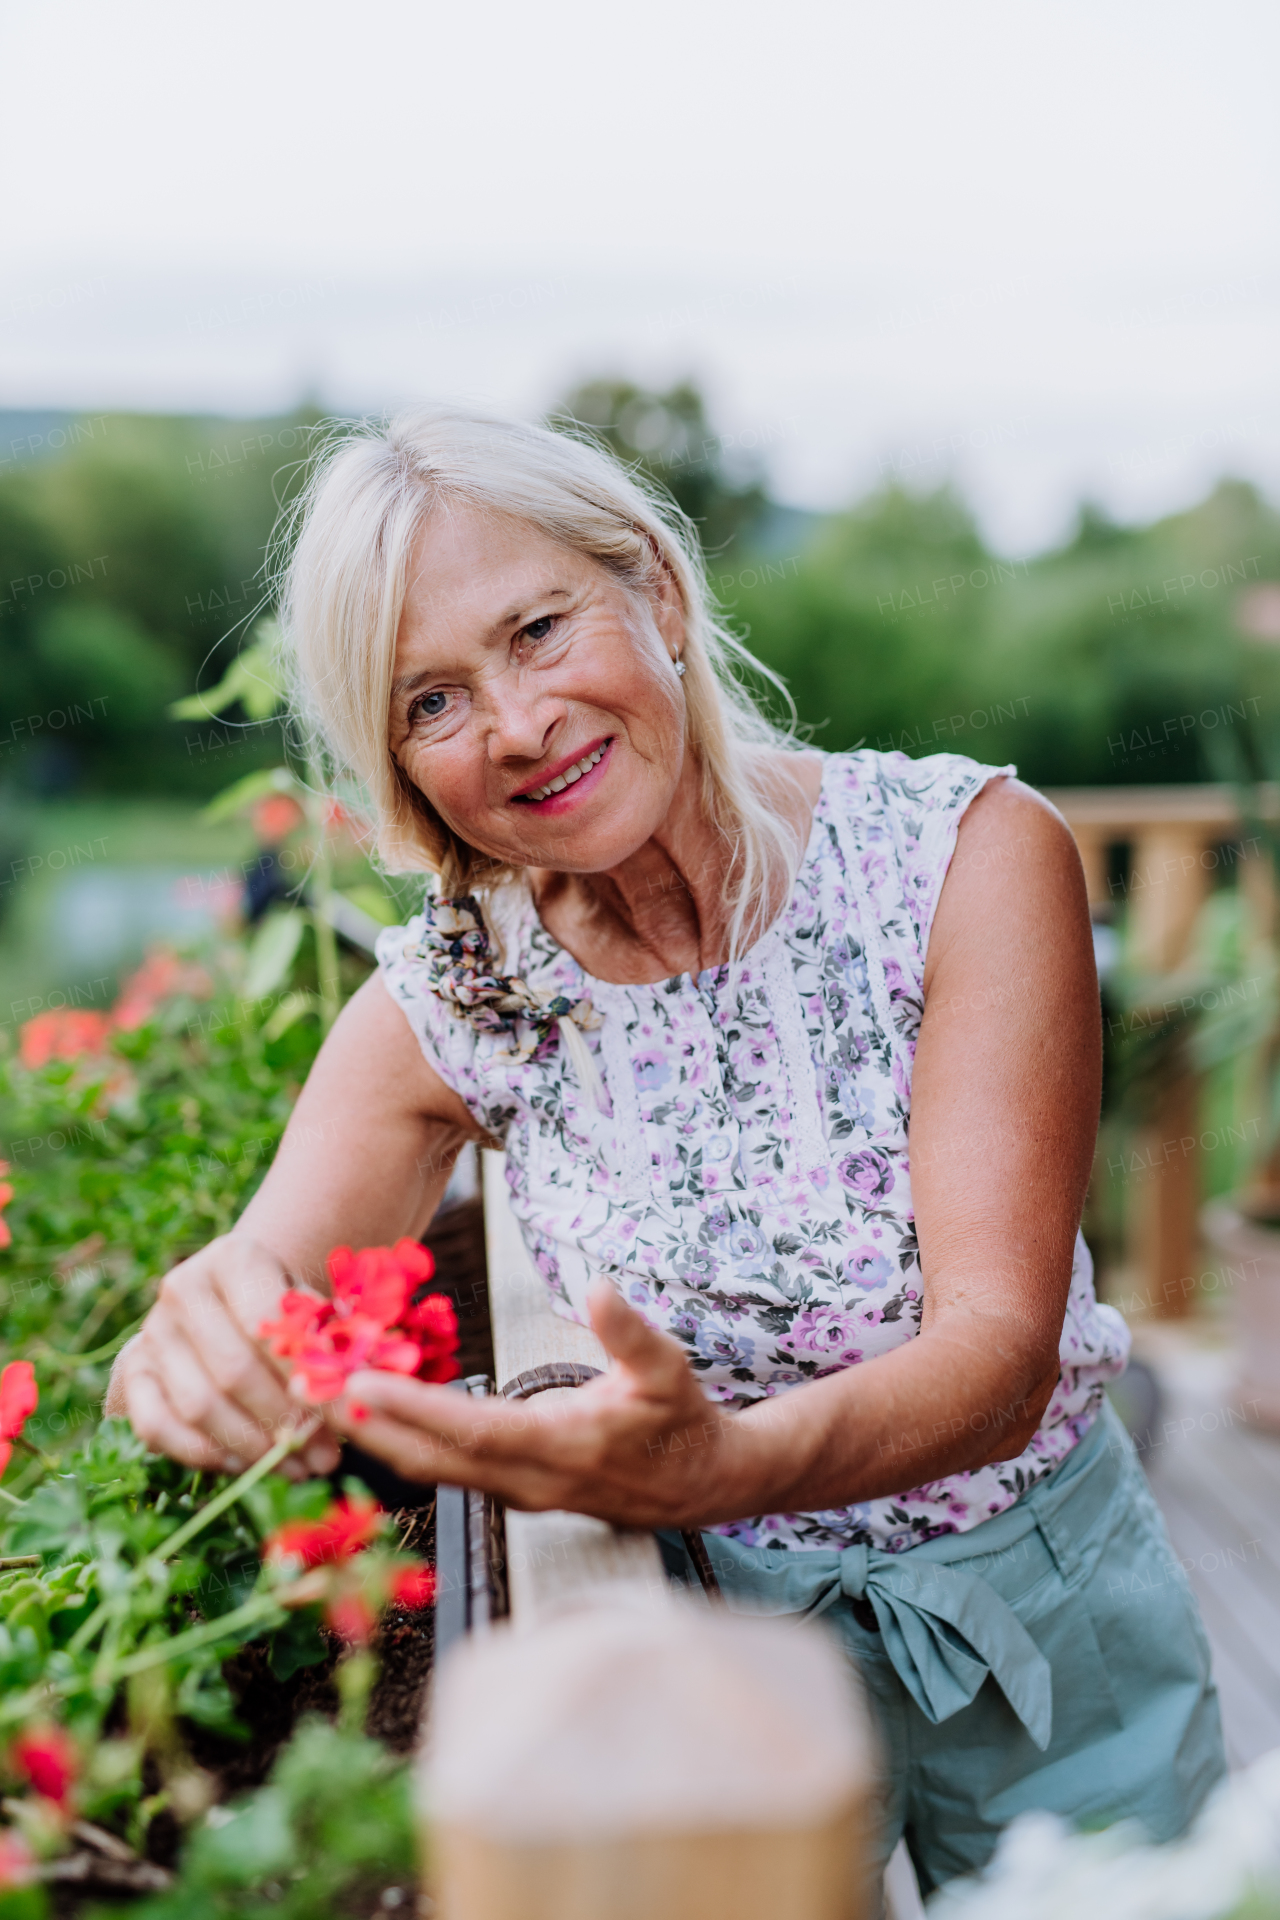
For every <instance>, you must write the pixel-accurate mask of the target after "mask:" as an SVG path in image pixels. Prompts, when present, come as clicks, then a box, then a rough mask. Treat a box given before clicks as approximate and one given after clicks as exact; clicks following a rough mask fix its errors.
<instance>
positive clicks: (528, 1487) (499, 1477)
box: [354, 1403, 571, 1512]
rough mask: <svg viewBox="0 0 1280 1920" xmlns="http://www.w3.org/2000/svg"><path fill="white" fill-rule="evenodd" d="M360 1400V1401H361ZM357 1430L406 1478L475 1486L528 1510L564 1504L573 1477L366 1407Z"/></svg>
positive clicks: (362, 1441)
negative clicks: (427, 1430) (503, 1456)
mask: <svg viewBox="0 0 1280 1920" xmlns="http://www.w3.org/2000/svg"><path fill="white" fill-rule="evenodd" d="M357 1404H360V1403H357ZM354 1433H355V1436H356V1438H357V1439H358V1441H359V1445H360V1447H361V1450H362V1451H363V1452H366V1453H371V1454H374V1455H375V1456H376V1457H377V1458H378V1459H379V1460H383V1461H385V1462H386V1464H387V1465H388V1466H389V1467H394V1468H395V1470H396V1472H397V1473H398V1474H400V1476H401V1477H402V1478H403V1479H405V1480H413V1481H417V1482H420V1483H425V1484H426V1485H428V1486H434V1485H439V1484H443V1485H445V1486H451V1487H475V1488H479V1489H480V1490H481V1491H483V1492H485V1493H492V1494H496V1495H498V1496H499V1498H501V1499H502V1500H505V1501H506V1503H507V1505H508V1506H513V1507H521V1508H524V1509H526V1510H528V1511H530V1512H532V1511H535V1510H537V1509H540V1508H547V1507H561V1506H564V1505H565V1503H566V1500H567V1499H568V1498H569V1496H570V1492H571V1482H570V1481H569V1480H568V1479H567V1478H566V1476H564V1475H563V1474H558V1473H556V1472H555V1471H554V1470H553V1469H550V1468H548V1467H546V1466H543V1465H541V1464H539V1463H537V1462H533V1461H527V1460H525V1461H520V1460H514V1459H503V1460H497V1459H494V1458H493V1457H492V1456H491V1455H489V1454H487V1453H483V1452H481V1451H480V1450H479V1449H478V1448H476V1447H466V1446H455V1445H453V1444H451V1443H450V1442H449V1441H448V1440H442V1439H437V1438H435V1437H433V1436H432V1435H430V1434H425V1433H424V1432H423V1431H422V1429H421V1428H420V1427H416V1426H407V1425H406V1424H405V1423H404V1422H403V1421H400V1420H397V1419H395V1418H394V1417H392V1416H390V1415H388V1414H383V1413H375V1412H373V1411H371V1410H369V1409H367V1408H365V1409H363V1417H362V1419H361V1420H360V1421H359V1422H358V1423H357V1424H356V1426H355V1428H354Z"/></svg>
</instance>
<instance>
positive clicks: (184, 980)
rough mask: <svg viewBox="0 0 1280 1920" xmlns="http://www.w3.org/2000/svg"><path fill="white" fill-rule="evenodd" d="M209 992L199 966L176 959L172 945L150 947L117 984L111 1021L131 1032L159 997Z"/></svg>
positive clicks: (208, 982)
mask: <svg viewBox="0 0 1280 1920" xmlns="http://www.w3.org/2000/svg"><path fill="white" fill-rule="evenodd" d="M212 992H213V982H212V980H210V978H209V976H208V974H207V973H206V972H205V970H204V968H203V967H197V966H193V965H190V964H189V963H188V962H186V961H184V960H182V959H180V958H179V956H178V955H177V954H176V953H175V952H174V951H173V949H172V947H153V948H152V949H151V951H150V953H149V954H148V955H147V957H146V959H145V960H144V961H143V963H142V965H141V966H140V967H139V968H138V970H137V971H136V973H131V974H130V975H129V978H128V979H127V980H126V981H125V983H124V985H123V986H122V987H121V989H120V992H119V993H118V995H117V996H116V1003H115V1006H114V1007H113V1008H112V1009H111V1022H112V1025H113V1026H115V1027H117V1028H118V1029H119V1030H120V1031H121V1032H122V1033H133V1032H134V1031H135V1029H136V1028H138V1027H143V1026H145V1025H146V1023H147V1021H148V1020H150V1018H151V1016H152V1014H153V1013H154V1012H155V1011H156V1008H157V1007H158V1006H159V1005H160V1003H161V1001H163V1000H170V999H172V998H173V996H174V995H175V994H178V993H189V994H190V995H191V996H192V997H193V999H196V1000H207V999H208V997H209V995H210V994H211V993H212Z"/></svg>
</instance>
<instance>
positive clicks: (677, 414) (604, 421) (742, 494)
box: [548, 379, 768, 558]
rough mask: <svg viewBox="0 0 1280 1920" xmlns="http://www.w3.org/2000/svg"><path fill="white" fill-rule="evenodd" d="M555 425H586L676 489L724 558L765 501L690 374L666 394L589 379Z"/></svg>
mask: <svg viewBox="0 0 1280 1920" xmlns="http://www.w3.org/2000/svg"><path fill="white" fill-rule="evenodd" d="M548 418H549V420H550V423H551V425H552V426H553V427H561V428H566V427H577V428H583V427H585V428H586V429H587V430H588V431H589V432H590V433H591V434H592V435H593V436H594V437H595V438H596V439H598V440H601V441H603V442H604V444H605V445H606V446H607V447H608V448H609V450H610V452H612V453H615V454H617V456H618V458H619V459H620V460H623V461H625V463H626V464H627V466H629V467H638V468H639V469H640V471H641V473H642V474H643V475H644V477H645V478H646V479H647V480H650V481H653V482H656V483H657V485H658V486H660V487H663V488H665V490H666V491H667V492H668V493H669V494H671V496H672V498H673V499H674V500H675V501H676V503H677V505H678V506H680V507H681V508H682V509H683V510H684V512H685V513H687V514H688V516H689V518H690V519H691V520H692V521H693V523H694V525H695V526H696V527H697V529H698V537H699V538H700V540H701V541H702V546H703V551H704V552H705V553H707V554H709V555H712V556H715V557H717V558H718V557H719V556H721V555H723V554H724V553H725V552H726V551H727V550H728V548H729V547H730V546H731V545H732V544H733V543H734V541H735V540H739V539H740V537H741V536H742V535H743V534H744V533H748V532H749V530H750V527H751V525H752V523H753V522H754V521H758V520H759V519H760V516H761V515H762V513H763V512H764V510H765V507H766V505H767V503H768V502H767V495H766V493H765V489H764V485H763V482H762V477H761V474H760V472H759V469H758V467H757V466H756V464H755V463H754V462H753V461H748V460H744V459H743V458H742V457H741V456H738V457H736V458H735V455H734V450H733V447H732V442H731V439H730V437H729V436H727V435H723V434H720V435H718V434H716V433H714V432H713V431H712V428H711V424H710V422H709V421H708V419H707V412H706V405H705V403H704V401H703V398H702V395H701V394H700V393H699V391H698V389H697V388H696V387H695V386H694V385H693V384H692V382H690V381H687V380H685V381H680V382H678V383H677V384H676V385H675V386H673V387H671V388H669V389H668V391H667V392H666V393H657V392H655V391H653V390H652V389H651V388H648V387H641V386H637V385H636V384H635V382H634V381H631V380H604V379H602V380H588V381H586V382H584V383H583V385H581V386H578V387H575V388H574V389H573V391H572V392H571V393H569V394H567V395H566V396H565V398H564V399H563V400H562V401H561V402H560V403H559V405H558V406H556V407H554V408H553V409H552V411H551V413H550V415H549V416H548Z"/></svg>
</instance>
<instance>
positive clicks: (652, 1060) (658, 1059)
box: [631, 1052, 671, 1093]
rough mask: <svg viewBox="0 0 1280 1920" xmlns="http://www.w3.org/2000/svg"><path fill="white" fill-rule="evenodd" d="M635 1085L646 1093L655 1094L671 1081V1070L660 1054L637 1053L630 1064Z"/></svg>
mask: <svg viewBox="0 0 1280 1920" xmlns="http://www.w3.org/2000/svg"><path fill="white" fill-rule="evenodd" d="M631 1071H632V1073H633V1074H634V1075H635V1079H636V1085H637V1086H638V1087H643V1088H644V1089H645V1091H646V1092H647V1093H657V1091H658V1089H659V1088H660V1087H665V1086H666V1085H667V1084H668V1082H669V1081H670V1079H671V1068H670V1067H669V1066H668V1064H667V1062H666V1060H665V1059H664V1057H663V1055H662V1054H660V1053H656V1052H655V1053H638V1054H636V1055H635V1057H634V1058H633V1060H632V1062H631Z"/></svg>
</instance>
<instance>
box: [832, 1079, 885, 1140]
mask: <svg viewBox="0 0 1280 1920" xmlns="http://www.w3.org/2000/svg"><path fill="white" fill-rule="evenodd" d="M836 1097H837V1099H838V1101H839V1105H840V1111H841V1113H843V1114H844V1115H845V1116H846V1118H847V1119H849V1120H852V1122H853V1124H854V1126H855V1127H867V1128H870V1127H871V1126H872V1124H873V1123H874V1121H875V1117H876V1112H875V1108H874V1107H873V1106H872V1104H871V1102H870V1100H869V1099H868V1098H867V1097H866V1095H865V1094H864V1093H863V1092H862V1090H861V1088H860V1087H859V1086H858V1083H857V1081H856V1080H846V1081H845V1082H844V1084H843V1085H842V1086H841V1087H840V1088H839V1091H838V1093H837V1096H836Z"/></svg>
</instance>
